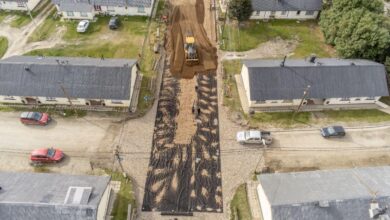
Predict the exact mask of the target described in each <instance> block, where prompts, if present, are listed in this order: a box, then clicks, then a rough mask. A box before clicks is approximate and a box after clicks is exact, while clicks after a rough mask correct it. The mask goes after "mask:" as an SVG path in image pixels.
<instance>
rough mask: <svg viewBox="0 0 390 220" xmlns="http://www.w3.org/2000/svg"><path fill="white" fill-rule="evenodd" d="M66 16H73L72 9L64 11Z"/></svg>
mask: <svg viewBox="0 0 390 220" xmlns="http://www.w3.org/2000/svg"><path fill="white" fill-rule="evenodd" d="M66 16H68V17H73V16H74V13H73V11H67V12H66Z"/></svg>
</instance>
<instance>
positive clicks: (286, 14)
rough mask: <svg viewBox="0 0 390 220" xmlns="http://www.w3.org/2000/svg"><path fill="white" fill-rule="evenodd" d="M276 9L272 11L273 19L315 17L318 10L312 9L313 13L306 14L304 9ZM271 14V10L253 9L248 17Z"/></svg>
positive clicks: (263, 16) (260, 16) (260, 17)
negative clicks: (283, 10)
mask: <svg viewBox="0 0 390 220" xmlns="http://www.w3.org/2000/svg"><path fill="white" fill-rule="evenodd" d="M297 13H298V11H285V12H282V11H276V12H275V13H274V18H275V19H316V18H317V16H318V13H319V11H314V14H311V15H310V14H309V15H307V14H306V11H300V13H299V14H297ZM271 15H272V12H271V11H254V12H253V13H252V16H251V17H250V19H269V18H270V16H271Z"/></svg>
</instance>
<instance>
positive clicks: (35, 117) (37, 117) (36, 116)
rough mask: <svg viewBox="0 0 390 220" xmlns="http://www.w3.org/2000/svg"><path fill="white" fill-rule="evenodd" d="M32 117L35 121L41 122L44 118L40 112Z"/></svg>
mask: <svg viewBox="0 0 390 220" xmlns="http://www.w3.org/2000/svg"><path fill="white" fill-rule="evenodd" d="M31 117H32V118H33V119H34V120H37V121H39V120H41V118H42V114H41V113H39V112H34V113H33V114H32V115H31Z"/></svg>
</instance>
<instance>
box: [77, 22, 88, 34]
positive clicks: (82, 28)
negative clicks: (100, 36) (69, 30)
mask: <svg viewBox="0 0 390 220" xmlns="http://www.w3.org/2000/svg"><path fill="white" fill-rule="evenodd" d="M88 26H89V21H88V20H82V21H80V22H79V24H78V25H77V32H79V33H84V32H86V31H87V29H88Z"/></svg>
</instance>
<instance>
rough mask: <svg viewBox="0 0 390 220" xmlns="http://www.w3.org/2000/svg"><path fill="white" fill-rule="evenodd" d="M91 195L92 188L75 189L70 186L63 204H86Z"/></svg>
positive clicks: (75, 187)
mask: <svg viewBox="0 0 390 220" xmlns="http://www.w3.org/2000/svg"><path fill="white" fill-rule="evenodd" d="M91 194H92V187H77V186H71V187H69V188H68V192H67V193H66V197H65V201H64V203H65V204H74V205H79V204H84V205H85V204H88V201H89V197H90V196H91Z"/></svg>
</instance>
